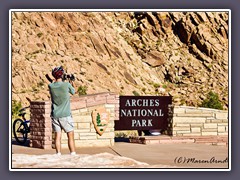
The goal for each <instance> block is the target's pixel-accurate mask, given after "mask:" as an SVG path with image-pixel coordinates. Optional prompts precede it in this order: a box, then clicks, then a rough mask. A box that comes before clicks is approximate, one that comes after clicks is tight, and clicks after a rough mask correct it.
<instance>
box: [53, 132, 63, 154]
mask: <svg viewBox="0 0 240 180" xmlns="http://www.w3.org/2000/svg"><path fill="white" fill-rule="evenodd" d="M61 135H62V134H61V131H60V132H55V146H56V153H61Z"/></svg>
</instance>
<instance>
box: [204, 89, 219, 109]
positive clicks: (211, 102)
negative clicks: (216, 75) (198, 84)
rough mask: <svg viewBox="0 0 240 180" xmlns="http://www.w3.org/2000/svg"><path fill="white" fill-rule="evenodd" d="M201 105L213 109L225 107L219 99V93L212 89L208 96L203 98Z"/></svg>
mask: <svg viewBox="0 0 240 180" xmlns="http://www.w3.org/2000/svg"><path fill="white" fill-rule="evenodd" d="M201 107H206V108H213V109H220V110H222V109H223V105H222V103H221V101H220V100H219V97H218V94H216V93H214V92H212V91H210V92H209V93H208V95H207V98H206V99H204V100H203V102H202V104H201Z"/></svg>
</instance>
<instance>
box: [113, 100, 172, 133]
mask: <svg viewBox="0 0 240 180" xmlns="http://www.w3.org/2000/svg"><path fill="white" fill-rule="evenodd" d="M171 104H172V97H171V96H120V109H119V120H117V121H115V130H153V129H161V130H165V129H167V126H168V117H169V105H171Z"/></svg>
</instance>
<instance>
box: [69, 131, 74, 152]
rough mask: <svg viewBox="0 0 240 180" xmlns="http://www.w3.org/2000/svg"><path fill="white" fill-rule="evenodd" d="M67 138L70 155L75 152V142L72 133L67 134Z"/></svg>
mask: <svg viewBox="0 0 240 180" xmlns="http://www.w3.org/2000/svg"><path fill="white" fill-rule="evenodd" d="M67 136H68V148H69V150H70V153H72V152H76V151H75V142H74V131H70V132H68V133H67Z"/></svg>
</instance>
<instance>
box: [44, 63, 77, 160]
mask: <svg viewBox="0 0 240 180" xmlns="http://www.w3.org/2000/svg"><path fill="white" fill-rule="evenodd" d="M52 75H53V77H54V78H55V80H53V82H52V83H50V84H49V85H48V88H49V91H50V95H51V100H52V111H51V118H52V128H53V131H54V133H55V146H56V154H57V155H61V131H62V129H63V130H64V131H65V133H67V137H68V147H69V150H70V154H71V155H75V154H76V151H75V142H74V126H73V119H72V115H71V108H70V94H72V95H73V94H74V93H75V90H74V87H73V82H72V81H71V84H70V83H69V82H63V80H62V77H63V75H64V69H63V68H62V66H60V67H55V68H54V69H53V70H52Z"/></svg>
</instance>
